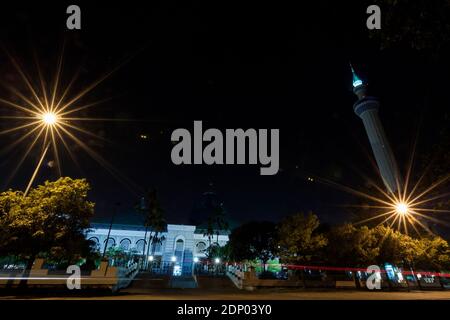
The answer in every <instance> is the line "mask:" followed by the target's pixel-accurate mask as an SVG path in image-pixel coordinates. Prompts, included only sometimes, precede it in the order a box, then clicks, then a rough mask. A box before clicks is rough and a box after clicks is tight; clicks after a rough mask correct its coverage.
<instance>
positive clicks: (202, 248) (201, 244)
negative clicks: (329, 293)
mask: <svg viewBox="0 0 450 320" xmlns="http://www.w3.org/2000/svg"><path fill="white" fill-rule="evenodd" d="M195 248H196V251H197V253H203V252H205V250H206V243H205V242H203V241H200V242H198V243H197V245H196V246H195Z"/></svg>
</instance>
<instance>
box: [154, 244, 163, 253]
mask: <svg viewBox="0 0 450 320" xmlns="http://www.w3.org/2000/svg"><path fill="white" fill-rule="evenodd" d="M161 250H162V244H161V242H157V243H155V252H161Z"/></svg>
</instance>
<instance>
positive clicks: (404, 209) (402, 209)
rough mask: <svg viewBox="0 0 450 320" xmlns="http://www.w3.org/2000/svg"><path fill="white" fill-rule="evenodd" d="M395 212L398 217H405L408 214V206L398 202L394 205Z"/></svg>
mask: <svg viewBox="0 0 450 320" xmlns="http://www.w3.org/2000/svg"><path fill="white" fill-rule="evenodd" d="M395 212H396V213H397V214H400V215H402V216H403V215H407V214H408V212H409V206H408V204H407V203H405V202H398V203H396V204H395Z"/></svg>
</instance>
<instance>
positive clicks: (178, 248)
mask: <svg viewBox="0 0 450 320" xmlns="http://www.w3.org/2000/svg"><path fill="white" fill-rule="evenodd" d="M183 249H184V241H183V239H178V240H177V242H175V251H183Z"/></svg>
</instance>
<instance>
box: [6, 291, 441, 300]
mask: <svg viewBox="0 0 450 320" xmlns="http://www.w3.org/2000/svg"><path fill="white" fill-rule="evenodd" d="M0 299H1V300H16V299H27V300H28V299H31V300H450V291H411V292H406V291H405V292H388V291H380V292H377V291H353V290H352V291H349V290H345V291H344V290H320V291H319V290H306V291H305V290H301V289H297V290H293V289H289V290H288V289H279V290H275V289H271V290H258V291H253V292H247V291H241V290H237V289H236V290H229V289H228V290H206V289H163V290H161V289H154V290H146V292H133V291H132V290H130V291H127V290H123V291H121V292H119V293H116V294H110V293H107V292H104V293H98V292H70V293H65V292H60V293H55V292H54V291H52V292H40V293H32V292H30V293H28V294H20V295H18V294H11V295H8V294H5V293H2V295H1V296H0Z"/></svg>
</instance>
